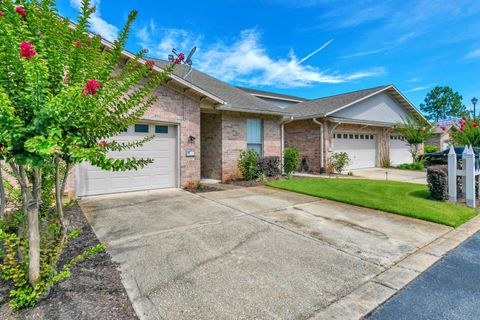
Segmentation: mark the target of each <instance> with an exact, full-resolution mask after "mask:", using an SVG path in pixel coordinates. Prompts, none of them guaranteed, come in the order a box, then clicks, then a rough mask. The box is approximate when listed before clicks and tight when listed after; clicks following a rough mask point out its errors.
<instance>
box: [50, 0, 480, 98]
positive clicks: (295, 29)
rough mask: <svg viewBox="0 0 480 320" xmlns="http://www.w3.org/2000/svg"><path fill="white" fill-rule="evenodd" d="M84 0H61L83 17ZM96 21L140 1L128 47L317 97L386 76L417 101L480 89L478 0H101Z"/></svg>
mask: <svg viewBox="0 0 480 320" xmlns="http://www.w3.org/2000/svg"><path fill="white" fill-rule="evenodd" d="M80 2H81V0H63V1H58V2H57V5H58V8H59V11H60V13H61V14H62V15H64V16H67V17H71V18H73V19H74V18H75V16H76V14H77V10H78V6H79V3H80ZM94 3H95V5H96V6H97V12H96V13H95V15H94V17H93V19H92V21H91V23H92V31H94V32H97V33H100V34H101V35H102V36H104V37H106V38H112V37H114V36H115V34H116V32H117V31H118V28H120V27H121V26H122V25H123V23H124V22H125V20H126V17H127V14H128V12H129V11H130V10H132V9H136V10H138V11H139V17H138V19H137V21H136V22H135V24H134V26H133V29H132V34H131V37H130V39H129V42H128V46H127V49H129V50H131V51H139V50H140V49H141V48H148V49H149V50H150V53H149V54H150V55H151V56H155V57H157V58H166V57H167V55H168V53H169V52H170V51H171V49H172V48H173V47H175V48H177V49H179V50H180V51H184V52H188V51H189V50H190V48H191V47H193V46H197V47H198V51H197V53H196V54H195V56H194V58H193V61H194V66H195V67H196V68H198V69H200V70H202V71H205V72H207V73H209V74H211V75H213V76H215V77H217V78H220V79H222V80H225V81H227V82H229V83H231V84H234V85H241V86H247V87H252V88H257V89H262V90H268V91H274V92H281V93H285V94H292V95H299V96H303V97H307V98H317V97H322V96H327V95H332V94H337V93H342V92H347V91H353V90H359V89H363V88H368V87H373V86H377V85H384V84H391V83H392V84H394V85H396V86H397V87H398V88H399V89H400V90H401V91H402V92H403V93H404V94H405V95H406V96H407V97H408V98H409V99H410V101H411V102H413V103H414V104H415V105H416V106H418V104H419V103H421V102H422V101H423V99H424V97H425V95H426V94H427V92H428V91H429V90H430V89H431V88H433V87H434V86H435V85H449V86H451V87H453V89H454V90H457V91H459V92H460V93H461V94H462V95H463V97H464V103H465V104H466V105H467V106H470V99H471V98H472V97H473V96H477V98H480V80H479V79H480V1H478V0H456V1H454V0H451V1H445V0H444V1H438V0H409V1H399V0H383V1H378V0H375V1H369V0H365V1H351V0H349V1H341V0H338V1H336V0H303V1H302V0H297V1H295V0H257V1H253V0H250V1H248V0H246V1H232V0H223V1H190V0H184V1H169V2H167V1H158V0H157V1H155V0H142V1H140V0H131V1H119V0H116V1H114V0H94Z"/></svg>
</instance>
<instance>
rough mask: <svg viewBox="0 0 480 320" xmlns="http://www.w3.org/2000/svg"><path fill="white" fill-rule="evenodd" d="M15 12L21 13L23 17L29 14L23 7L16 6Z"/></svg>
mask: <svg viewBox="0 0 480 320" xmlns="http://www.w3.org/2000/svg"><path fill="white" fill-rule="evenodd" d="M15 12H16V13H18V14H19V15H21V16H22V17H25V16H26V15H27V12H26V11H25V9H23V8H22V7H16V8H15Z"/></svg>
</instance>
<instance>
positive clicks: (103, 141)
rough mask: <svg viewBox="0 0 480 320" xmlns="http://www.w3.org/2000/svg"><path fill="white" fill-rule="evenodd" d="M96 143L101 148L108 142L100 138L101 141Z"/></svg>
mask: <svg viewBox="0 0 480 320" xmlns="http://www.w3.org/2000/svg"><path fill="white" fill-rule="evenodd" d="M98 145H99V146H100V147H102V148H105V147H106V146H108V142H107V141H105V140H101V141H100V142H99V143H98Z"/></svg>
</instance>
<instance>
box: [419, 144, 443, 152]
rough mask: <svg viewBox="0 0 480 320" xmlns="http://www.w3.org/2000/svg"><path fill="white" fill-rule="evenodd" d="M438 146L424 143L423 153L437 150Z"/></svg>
mask: <svg viewBox="0 0 480 320" xmlns="http://www.w3.org/2000/svg"><path fill="white" fill-rule="evenodd" d="M439 149H440V148H438V147H437V146H429V145H425V147H423V151H424V152H425V153H433V152H438V151H439Z"/></svg>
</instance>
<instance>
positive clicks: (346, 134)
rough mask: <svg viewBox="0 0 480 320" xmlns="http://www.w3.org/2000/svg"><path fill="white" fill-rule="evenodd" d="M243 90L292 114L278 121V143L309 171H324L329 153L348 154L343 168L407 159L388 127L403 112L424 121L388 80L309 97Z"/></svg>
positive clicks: (406, 149) (406, 150)
mask: <svg viewBox="0 0 480 320" xmlns="http://www.w3.org/2000/svg"><path fill="white" fill-rule="evenodd" d="M246 91H247V92H249V93H250V94H252V95H255V96H257V97H258V98H260V99H268V100H269V101H270V102H271V103H273V104H275V105H277V106H281V107H282V108H283V109H284V110H285V111H287V112H289V113H291V114H292V115H293V117H292V118H291V119H290V120H289V121H286V122H284V145H285V147H294V148H297V149H298V150H299V151H300V154H301V156H302V158H303V159H304V162H305V164H307V167H308V171H312V172H322V171H323V170H325V167H326V166H327V164H328V163H329V160H330V157H331V155H332V154H333V153H335V152H346V153H347V154H348V155H349V157H350V159H351V163H350V165H349V166H348V168H347V169H348V170H350V169H359V168H370V167H381V166H384V165H386V164H392V165H397V164H400V163H409V162H412V159H411V155H410V152H409V147H408V145H407V144H406V143H405V142H404V141H403V139H402V137H401V136H400V135H398V134H396V133H395V132H394V130H393V126H394V125H395V124H396V123H399V122H404V121H405V119H406V118H407V117H410V118H414V119H420V120H421V121H424V122H425V123H426V124H428V121H427V120H426V119H425V118H424V117H423V116H422V115H421V114H420V113H419V112H418V111H417V109H416V108H415V107H414V106H413V105H412V104H411V103H410V102H409V101H408V100H407V99H406V98H405V97H404V96H403V94H402V93H401V92H400V91H399V90H398V89H397V88H395V87H394V86H393V85H387V86H380V87H375V88H370V89H365V90H359V91H355V92H349V93H344V94H339V95H335V96H330V97H324V98H320V99H314V100H306V99H302V98H299V97H292V96H285V95H277V94H273V93H268V92H262V91H258V90H249V89H246ZM295 100H297V101H301V102H296V101H295ZM279 101H282V102H281V103H280V102H279Z"/></svg>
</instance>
